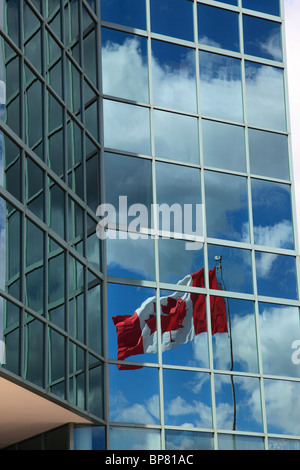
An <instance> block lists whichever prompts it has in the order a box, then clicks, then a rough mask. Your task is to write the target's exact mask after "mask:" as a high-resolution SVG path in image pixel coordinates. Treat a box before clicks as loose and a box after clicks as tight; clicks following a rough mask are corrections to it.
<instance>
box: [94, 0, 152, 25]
mask: <svg viewBox="0 0 300 470" xmlns="http://www.w3.org/2000/svg"><path fill="white" fill-rule="evenodd" d="M101 19H102V20H105V21H111V22H112V23H119V24H122V25H124V26H130V27H132V28H140V29H146V4H145V0H102V1H101Z"/></svg>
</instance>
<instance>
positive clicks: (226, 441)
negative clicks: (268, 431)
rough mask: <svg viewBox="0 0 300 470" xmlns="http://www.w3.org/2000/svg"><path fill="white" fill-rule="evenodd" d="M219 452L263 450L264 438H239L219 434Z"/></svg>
mask: <svg viewBox="0 0 300 470" xmlns="http://www.w3.org/2000/svg"><path fill="white" fill-rule="evenodd" d="M218 449H219V450H264V449H265V444H264V438H263V437H257V436H239V435H236V434H233V435H230V434H219V435H218Z"/></svg>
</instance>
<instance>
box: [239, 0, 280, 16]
mask: <svg viewBox="0 0 300 470" xmlns="http://www.w3.org/2000/svg"><path fill="white" fill-rule="evenodd" d="M242 3H243V8H249V9H250V10H257V11H261V12H262V13H269V14H270V15H276V16H279V15H280V0H264V1H263V2H262V1H261V0H242Z"/></svg>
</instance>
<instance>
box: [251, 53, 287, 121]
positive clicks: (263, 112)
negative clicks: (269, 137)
mask: <svg viewBox="0 0 300 470" xmlns="http://www.w3.org/2000/svg"><path fill="white" fill-rule="evenodd" d="M245 68H246V99H247V114H248V123H249V124H253V125H255V126H260V127H267V128H270V129H278V130H285V129H286V115H285V94H284V78H283V70H282V69H279V68H275V67H270V66H268V65H262V64H256V63H254V62H246V63H245Z"/></svg>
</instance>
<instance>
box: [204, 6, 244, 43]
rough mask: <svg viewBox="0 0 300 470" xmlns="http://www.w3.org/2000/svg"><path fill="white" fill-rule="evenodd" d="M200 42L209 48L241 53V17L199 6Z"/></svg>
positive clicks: (225, 11) (232, 13) (217, 9)
mask: <svg viewBox="0 0 300 470" xmlns="http://www.w3.org/2000/svg"><path fill="white" fill-rule="evenodd" d="M197 9H198V41H199V42H200V43H202V44H207V45H208V46H213V47H219V48H222V49H229V50H231V51H239V50H240V45H239V23H238V20H239V16H238V13H234V12H231V11H228V10H222V9H221V8H215V7H211V6H209V5H202V4H199V3H198V5H197Z"/></svg>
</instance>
